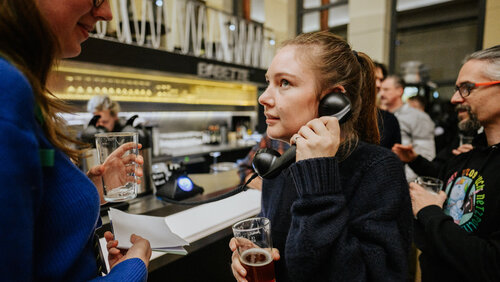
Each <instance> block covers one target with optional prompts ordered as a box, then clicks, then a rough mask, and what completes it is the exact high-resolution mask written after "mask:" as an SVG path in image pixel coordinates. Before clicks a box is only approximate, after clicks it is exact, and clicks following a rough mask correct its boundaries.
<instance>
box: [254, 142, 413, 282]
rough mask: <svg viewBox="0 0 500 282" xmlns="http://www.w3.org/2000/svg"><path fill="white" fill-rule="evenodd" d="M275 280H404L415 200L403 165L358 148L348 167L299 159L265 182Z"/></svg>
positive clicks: (385, 153)
mask: <svg viewBox="0 0 500 282" xmlns="http://www.w3.org/2000/svg"><path fill="white" fill-rule="evenodd" d="M262 215H263V216H265V217H268V218H269V219H270V220H271V228H272V236H273V244H274V246H273V247H275V248H277V249H278V250H279V251H280V255H281V259H280V260H279V261H277V262H276V264H275V267H276V278H277V281H280V282H281V281H404V280H406V279H407V276H408V250H409V246H410V243H411V226H412V214H411V202H410V197H409V193H408V184H407V182H406V179H405V175H404V171H403V167H402V164H401V162H400V161H399V160H398V159H397V157H396V156H395V155H394V154H393V153H391V152H390V151H389V150H387V149H385V148H382V147H380V146H375V145H371V144H367V143H363V142H360V143H359V144H358V146H357V148H356V149H355V150H354V152H353V153H352V154H351V155H350V156H349V157H348V158H347V159H346V160H344V161H342V162H340V163H339V162H338V160H337V158H335V157H331V158H317V159H308V160H303V161H299V162H297V163H295V164H293V165H292V166H290V168H289V169H287V170H284V171H283V172H282V173H281V175H280V176H279V177H277V178H276V179H272V180H264V184H263V197H262Z"/></svg>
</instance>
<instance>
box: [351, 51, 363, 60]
mask: <svg viewBox="0 0 500 282" xmlns="http://www.w3.org/2000/svg"><path fill="white" fill-rule="evenodd" d="M352 53H353V54H354V56H356V60H358V62H359V63H361V60H360V59H359V56H358V52H356V51H355V50H352Z"/></svg>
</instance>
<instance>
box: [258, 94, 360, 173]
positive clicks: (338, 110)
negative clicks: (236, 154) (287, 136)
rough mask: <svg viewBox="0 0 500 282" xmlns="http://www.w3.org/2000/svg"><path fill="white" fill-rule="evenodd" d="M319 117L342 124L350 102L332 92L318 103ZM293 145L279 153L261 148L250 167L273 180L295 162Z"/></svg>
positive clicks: (346, 116)
mask: <svg viewBox="0 0 500 282" xmlns="http://www.w3.org/2000/svg"><path fill="white" fill-rule="evenodd" d="M318 113H319V116H320V117H321V116H333V117H336V118H337V119H338V120H339V123H340V124H342V123H344V122H345V121H347V120H348V119H349V118H350V117H351V102H350V101H349V99H348V98H347V96H346V95H345V94H342V93H339V92H332V93H329V94H327V95H326V96H325V97H323V99H321V101H320V102H319V110H318ZM295 150H296V147H295V145H292V146H290V148H289V149H288V150H286V152H284V153H283V155H282V156H280V153H278V152H276V151H275V150H273V149H270V148H263V149H260V150H258V151H257V152H256V153H255V156H254V158H253V162H252V166H253V168H254V169H255V171H256V172H257V173H258V174H259V176H260V177H262V178H267V179H271V178H275V177H276V176H278V175H279V174H280V172H281V171H282V170H283V169H284V168H286V167H288V166H289V165H291V164H292V163H294V162H295Z"/></svg>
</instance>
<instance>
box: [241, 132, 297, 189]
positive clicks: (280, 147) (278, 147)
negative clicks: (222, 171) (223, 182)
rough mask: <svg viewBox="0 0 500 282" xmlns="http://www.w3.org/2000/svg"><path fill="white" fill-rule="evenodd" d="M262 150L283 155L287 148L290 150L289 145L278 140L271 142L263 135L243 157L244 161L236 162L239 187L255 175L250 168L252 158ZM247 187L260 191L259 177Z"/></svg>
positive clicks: (271, 140)
mask: <svg viewBox="0 0 500 282" xmlns="http://www.w3.org/2000/svg"><path fill="white" fill-rule="evenodd" d="M263 148H270V149H273V150H275V151H277V152H278V153H280V154H283V153H284V152H285V151H286V150H287V149H288V148H290V145H288V143H286V142H283V141H280V140H273V139H271V138H269V136H268V135H267V134H265V133H264V134H263V136H262V139H261V140H260V142H259V143H258V144H257V145H255V146H254V147H253V148H252V149H251V150H250V152H248V154H247V155H246V156H245V158H244V159H242V160H239V161H238V175H239V176H240V185H241V184H245V183H246V182H247V181H248V179H249V178H250V177H251V176H252V174H254V173H255V171H254V169H253V166H252V162H253V157H254V156H255V153H256V152H257V151H258V150H259V149H263ZM247 186H248V187H250V188H254V189H257V190H262V178H260V177H256V178H254V179H253V180H252V181H251V182H250V183H248V185H247Z"/></svg>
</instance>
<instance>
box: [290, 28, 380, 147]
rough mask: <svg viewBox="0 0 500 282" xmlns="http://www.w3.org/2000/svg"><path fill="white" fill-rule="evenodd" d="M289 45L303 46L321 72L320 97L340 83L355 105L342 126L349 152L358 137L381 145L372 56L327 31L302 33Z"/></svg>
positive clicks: (306, 60)
mask: <svg viewBox="0 0 500 282" xmlns="http://www.w3.org/2000/svg"><path fill="white" fill-rule="evenodd" d="M287 45H293V46H298V47H300V48H301V49H302V50H303V52H302V54H303V55H302V58H303V60H304V61H305V62H306V63H307V64H308V65H309V66H310V67H312V68H313V69H314V70H315V71H316V72H317V73H318V76H317V91H318V96H319V94H320V93H322V92H323V91H325V90H327V89H329V88H334V87H335V86H338V85H341V86H343V87H344V88H345V90H346V93H345V94H346V95H347V97H348V98H349V100H350V101H351V106H352V116H351V118H350V119H349V120H348V121H347V122H345V123H344V124H342V127H341V128H342V131H343V133H344V136H345V138H346V144H345V147H346V149H347V151H350V150H351V148H353V145H354V144H356V142H357V140H358V139H360V140H362V141H365V142H368V143H374V144H378V143H379V142H380V135H379V131H378V126H377V112H376V110H377V109H376V104H375V97H376V89H375V67H374V64H373V61H372V60H371V59H370V57H368V55H366V54H364V53H362V52H354V51H353V50H352V49H351V47H350V46H349V44H348V43H347V42H346V41H345V40H344V39H342V38H341V37H339V36H336V35H334V34H332V33H330V32H327V31H319V32H311V33H304V34H300V35H298V36H297V37H295V38H294V39H291V40H288V41H285V42H284V43H283V45H282V46H287ZM318 98H319V97H318Z"/></svg>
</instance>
